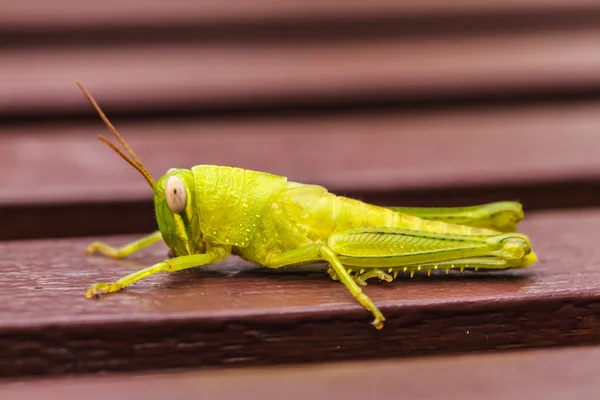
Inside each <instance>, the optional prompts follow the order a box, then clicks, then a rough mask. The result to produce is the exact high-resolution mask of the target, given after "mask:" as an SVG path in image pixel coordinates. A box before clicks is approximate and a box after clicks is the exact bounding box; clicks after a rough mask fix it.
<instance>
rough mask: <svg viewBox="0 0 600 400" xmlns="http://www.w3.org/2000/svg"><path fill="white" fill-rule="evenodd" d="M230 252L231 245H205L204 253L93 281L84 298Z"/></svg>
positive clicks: (114, 290)
mask: <svg viewBox="0 0 600 400" xmlns="http://www.w3.org/2000/svg"><path fill="white" fill-rule="evenodd" d="M230 253H231V246H227V247H225V246H218V245H207V248H206V253H204V254H190V255H185V256H180V257H175V258H172V259H170V260H165V261H162V262H159V263H158V264H154V265H153V266H151V267H148V268H144V269H142V270H140V271H137V272H134V273H132V274H129V275H127V276H124V277H123V278H121V279H118V280H116V281H114V282H110V283H95V284H93V285H92V286H90V287H89V288H88V289H87V290H86V292H85V298H86V299H91V298H92V297H96V296H99V295H100V294H102V293H112V292H116V291H119V290H121V289H123V288H124V287H125V286H129V285H131V284H132V283H134V282H137V281H139V280H141V279H144V278H146V277H148V276H150V275H154V274H156V273H158V272H162V271H164V272H176V271H181V270H184V269H188V268H193V267H199V266H201V265H208V264H214V263H216V262H219V261H222V260H224V259H225V258H227V256H228V255H229V254H230Z"/></svg>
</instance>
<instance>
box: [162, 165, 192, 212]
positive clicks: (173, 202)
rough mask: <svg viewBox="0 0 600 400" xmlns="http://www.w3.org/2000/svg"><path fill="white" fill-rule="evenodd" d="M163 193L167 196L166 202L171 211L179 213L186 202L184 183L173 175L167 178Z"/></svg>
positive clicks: (183, 208)
mask: <svg viewBox="0 0 600 400" xmlns="http://www.w3.org/2000/svg"><path fill="white" fill-rule="evenodd" d="M165 195H166V197H167V204H168V205H169V208H170V209H171V211H172V212H174V213H175V214H179V213H180V212H182V211H183V210H185V205H186V203H187V192H186V190H185V185H184V184H183V182H182V181H181V179H179V178H178V177H177V176H175V175H173V176H170V177H168V178H167V182H166V183H165Z"/></svg>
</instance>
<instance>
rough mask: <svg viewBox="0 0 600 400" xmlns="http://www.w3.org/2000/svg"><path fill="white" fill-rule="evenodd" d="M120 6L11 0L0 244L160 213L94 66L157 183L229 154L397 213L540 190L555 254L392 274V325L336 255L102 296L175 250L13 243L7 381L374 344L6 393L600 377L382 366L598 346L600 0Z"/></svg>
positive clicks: (3, 77)
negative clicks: (472, 269)
mask: <svg viewBox="0 0 600 400" xmlns="http://www.w3.org/2000/svg"><path fill="white" fill-rule="evenodd" d="M118 3H119V4H117V2H115V1H114V0H107V1H104V2H95V3H89V4H87V3H86V2H77V1H74V0H58V1H56V2H53V3H52V4H51V5H48V4H45V3H43V2H41V1H40V0H22V1H14V0H8V1H5V2H3V4H2V7H0V8H1V12H0V59H1V60H2V62H1V63H0V88H1V90H0V221H1V222H2V225H1V227H2V228H1V229H0V239H13V240H14V239H19V238H51V237H59V236H72V237H75V236H82V235H91V234H94V235H106V234H114V233H133V232H140V231H149V230H151V229H153V228H154V227H155V221H154V220H153V210H152V206H151V204H150V201H149V199H150V197H149V195H150V192H149V190H148V188H147V187H145V186H144V182H143V181H142V180H141V179H140V177H138V176H137V175H136V174H135V172H134V171H133V170H132V169H131V168H129V167H128V166H127V165H125V164H124V163H123V162H122V161H120V160H119V159H118V158H116V156H115V155H114V154H111V153H110V152H109V151H108V150H107V149H106V148H103V147H102V145H101V144H100V143H98V142H96V141H95V140H94V139H93V136H95V134H97V133H105V132H106V131H105V129H104V128H103V127H102V126H101V124H100V122H99V121H98V119H97V118H96V117H95V116H93V113H92V110H91V108H90V107H89V105H88V104H87V103H86V102H85V101H84V99H83V98H82V96H81V94H80V93H79V92H78V91H77V88H76V87H75V86H74V84H73V81H74V80H75V79H80V80H82V81H83V82H84V83H85V84H86V85H87V86H88V87H89V89H90V90H92V92H93V93H94V95H95V96H96V97H97V98H98V100H99V101H100V103H101V104H102V105H103V107H104V108H105V110H106V111H107V112H108V113H109V115H110V116H111V117H113V119H114V121H115V122H116V123H117V125H118V126H119V127H120V128H121V130H122V132H123V133H124V134H125V135H126V137H127V138H128V140H130V141H131V143H132V145H133V147H134V148H135V149H136V151H138V152H139V154H140V156H141V157H142V159H143V160H144V161H146V162H147V164H148V167H149V169H150V170H151V172H152V173H153V174H154V175H159V174H161V173H162V172H164V171H165V170H166V169H167V168H170V167H173V166H191V165H194V164H199V163H215V164H226V165H236V166H241V167H246V168H253V169H258V170H264V171H269V172H274V173H278V174H283V175H287V176H289V177H290V179H293V180H298V181H302V182H310V183H318V184H323V185H326V186H327V187H329V188H330V189H331V190H333V191H334V192H336V193H342V194H348V195H350V196H353V197H359V198H361V199H364V200H368V201H371V202H374V203H380V204H406V205H465V204H470V203H478V202H484V201H494V200H501V199H518V200H521V201H522V202H523V203H524V204H525V207H526V210H527V214H528V217H527V219H526V222H525V223H524V225H523V229H524V230H525V232H526V233H528V234H530V235H531V237H532V240H533V244H534V247H535V249H536V251H537V252H538V253H539V254H540V263H539V264H537V265H536V266H535V267H533V268H531V269H528V270H525V271H513V272H504V273H497V274H489V275H485V274H483V275H482V274H479V275H475V276H474V275H473V274H465V275H464V276H462V275H459V274H451V275H450V276H445V275H442V276H437V275H436V276H434V277H431V278H427V277H424V276H421V277H417V278H416V279H414V280H410V279H408V278H406V277H405V278H401V279H398V281H396V282H394V283H393V284H381V283H372V284H370V285H369V286H368V287H367V288H366V291H367V293H368V294H369V295H370V296H372V297H373V299H374V300H375V301H376V303H377V304H378V305H380V306H381V308H382V310H383V311H384V313H385V314H386V316H387V317H388V323H387V325H386V328H385V329H384V330H383V331H381V332H378V331H376V330H374V329H373V328H372V327H370V325H369V321H370V318H371V317H370V315H369V313H368V312H366V311H365V310H363V309H362V308H361V307H360V306H358V305H357V304H356V303H355V302H354V300H353V299H352V298H351V296H350V295H349V294H348V292H347V291H346V290H345V288H343V286H341V285H340V284H338V283H335V282H331V281H330V280H329V279H328V278H327V277H326V276H324V274H323V273H320V272H316V271H315V272H287V273H286V272H274V271H264V270H262V269H260V268H255V267H252V266H249V265H247V264H244V263H242V262H240V261H239V260H237V259H234V258H232V259H230V260H228V261H226V262H225V263H223V264H221V265H218V266H214V267H211V268H207V269H204V270H201V269H200V270H194V271H187V272H183V273H179V274H175V275H160V276H155V277H153V278H151V279H148V280H146V281H144V282H142V283H140V284H137V285H135V286H133V287H131V288H130V289H128V290H126V291H124V292H122V293H119V294H118V295H113V296H107V297H106V298H103V299H101V300H100V301H85V300H84V299H83V297H82V292H83V290H84V289H85V287H86V286H87V285H89V284H90V283H92V282H95V281H98V280H108V279H115V278H117V277H119V276H122V275H123V274H126V273H128V272H130V271H132V270H134V269H137V268H141V267H142V266H146V265H148V264H150V263H152V262H154V261H156V260H160V259H162V258H164V257H165V253H166V249H165V247H164V246H163V245H161V246H156V247H155V248H153V249H151V250H148V251H146V252H144V253H142V254H140V255H139V256H136V257H134V258H133V259H132V260H128V261H111V260H106V259H103V258H100V257H93V258H90V257H85V256H84V255H83V254H82V249H83V248H84V247H85V245H86V244H87V243H88V241H89V240H90V239H89V238H78V239H73V238H71V239H63V240H36V241H13V242H0V271H1V274H0V287H1V288H2V290H0V376H1V377H3V378H8V379H11V378H13V379H14V378H16V377H19V378H23V377H31V376H34V375H36V376H40V375H44V376H48V375H65V374H68V373H76V374H78V373H86V372H98V371H121V372H123V371H127V372H129V373H135V372H138V373H139V371H149V370H150V371H155V372H158V371H162V370H164V369H165V368H173V367H205V368H213V369H214V368H215V367H217V368H219V367H241V366H245V367H250V366H256V365H275V364H285V365H287V366H289V365H290V364H303V363H310V362H316V361H343V362H347V361H350V360H361V361H363V363H361V364H351V365H348V364H335V365H322V366H318V367H317V366H315V367H314V368H313V366H311V367H310V369H308V368H307V367H303V366H296V367H293V366H292V367H291V369H286V370H283V371H279V372H278V371H273V370H271V369H254V368H255V367H252V369H246V370H235V371H231V368H230V371H225V372H219V371H206V370H204V371H202V372H189V373H188V372H182V373H179V374H175V375H160V376H146V377H144V376H141V377H131V376H123V377H118V376H112V377H109V378H107V379H106V380H95V379H89V378H78V379H76V380H63V381H39V382H35V381H34V380H30V381H28V382H25V383H22V384H18V385H11V386H0V398H39V397H45V398H52V396H57V397H60V398H67V397H69V396H72V395H73V394H76V395H77V396H78V397H82V395H84V396H86V397H91V398H94V397H93V396H102V397H108V396H110V395H112V394H115V393H136V394H138V395H142V396H143V397H145V398H154V397H159V398H160V397H162V398H164V397H165V393H167V392H168V395H170V396H175V397H183V394H184V393H185V394H187V395H189V394H190V393H193V394H194V398H197V394H198V393H201V394H205V395H207V396H208V397H215V396H216V395H222V396H223V397H235V396H237V397H239V396H240V393H243V394H244V395H245V396H246V397H251V396H255V398H258V396H260V397H261V398H263V397H265V396H267V395H269V394H273V393H274V394H276V395H278V397H290V396H289V394H290V393H289V392H293V394H294V395H296V396H298V397H302V398H306V397H308V396H315V397H316V396H318V395H319V394H322V393H328V392H332V391H337V393H338V394H339V395H338V397H346V398H349V397H350V398H351V397H353V396H356V395H359V394H362V395H363V396H362V397H365V396H369V395H370V394H369V393H372V390H378V389H380V390H381V392H380V396H379V397H384V396H385V397H391V396H392V395H394V394H398V393H400V390H401V391H402V393H403V394H407V395H412V396H413V397H417V398H418V397H419V396H420V397H423V398H424V397H427V398H435V396H436V395H437V396H438V397H440V396H441V395H444V396H443V397H445V398H469V397H478V398H481V397H486V398H494V397H493V396H496V398H516V397H532V398H541V397H543V398H549V399H552V398H575V397H581V398H586V396H587V397H589V394H590V393H593V394H595V393H596V392H597V391H598V388H597V385H596V380H594V379H593V375H591V374H593V373H594V372H595V370H594V369H593V368H594V366H595V365H597V364H598V350H597V349H594V350H587V349H585V350H581V351H579V350H560V351H558V350H554V351H552V352H550V353H538V354H510V355H500V356H494V355H486V356H483V357H476V358H469V357H460V358H448V359H421V360H415V361H408V362H406V360H405V361H403V362H395V363H392V362H387V361H385V362H384V361H381V360H379V361H376V363H364V361H366V360H370V359H374V358H385V357H408V356H422V355H441V354H450V353H451V354H462V353H469V352H497V351H505V350H511V349H525V348H527V349H528V348H533V347H550V346H580V345H585V344H591V345H598V344H600V340H599V339H600V323H599V322H598V315H600V301H599V300H600V283H599V282H600V279H599V278H600V276H599V275H598V273H599V271H600V270H599V269H598V265H600V258H599V256H598V251H596V248H597V243H598V235H597V226H598V225H599V224H600V211H599V210H598V209H592V210H584V209H583V207H591V206H592V207H593V206H595V207H598V206H600V189H598V188H600V179H599V177H600V164H599V161H598V159H599V158H598V157H597V154H598V148H600V143H599V139H598V138H600V135H598V127H599V126H600V121H599V120H598V118H599V117H598V116H599V115H600V112H599V111H600V103H599V102H598V98H599V96H598V93H600V92H599V89H600V73H599V72H598V71H600V68H599V67H600V58H599V57H598V52H597V51H596V50H597V47H598V46H597V43H598V42H600V25H599V24H598V21H599V20H600V19H599V17H600V4H599V3H598V2H596V1H591V0H575V1H566V0H525V1H516V0H508V1H498V0H491V1H488V2H481V1H474V0H451V1H447V2H444V1H440V0H426V1H413V0H410V1H402V2H389V1H385V0H376V1H374V2H368V3H361V2H355V1H354V2H353V1H349V0H333V1H326V2H311V1H308V2H306V1H305V2H297V1H277V2H273V1H270V0H251V1H239V0H224V1H220V2H210V1H205V0H201V1H194V2H192V1H189V0H175V1H174V2H171V3H169V5H168V6H167V5H166V3H164V2H158V1H155V0H150V1H148V2H145V3H144V6H143V7H141V6H140V5H139V4H134V3H131V2H130V3H123V2H118ZM92 118H93V119H92ZM565 207H569V208H573V210H571V211H562V212H558V211H554V212H549V211H544V212H538V213H533V214H532V213H530V211H531V210H541V209H545V210H548V209H556V208H565ZM131 238H132V237H131V236H128V237H108V238H104V239H106V240H110V241H112V242H115V243H124V242H125V241H126V240H128V239H131ZM230 372H231V374H229V373H230ZM365 374H369V375H365ZM275 375H277V376H275ZM306 382H311V384H310V385H308V384H306ZM432 382H433V383H436V384H432ZM279 384H280V385H281V386H278V388H274V387H275V385H279ZM150 385H153V386H150ZM369 389H371V390H369ZM3 390H4V391H5V392H4V393H2V391H3ZM144 390H145V391H144ZM269 390H270V391H269ZM277 390H284V391H285V390H287V391H288V393H281V391H279V392H277ZM311 391H312V392H311ZM178 394H180V395H181V396H177V395H178ZM286 394H287V396H286ZM371 395H372V394H371ZM453 396H454V397H453ZM592 398H595V397H592Z"/></svg>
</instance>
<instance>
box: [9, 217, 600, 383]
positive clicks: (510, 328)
mask: <svg viewBox="0 0 600 400" xmlns="http://www.w3.org/2000/svg"><path fill="white" fill-rule="evenodd" d="M598 224H600V213H598V212H589V211H588V212H583V211H576V212H555V213H550V212H547V213H540V214H537V215H534V216H529V218H528V220H527V221H526V222H525V223H524V225H523V231H524V232H525V233H528V234H530V236H531V238H532V243H533V245H534V248H535V249H536V251H537V252H538V254H539V255H540V262H539V264H536V265H535V266H534V267H532V268H530V269H527V270H524V271H513V272H504V273H495V274H466V273H465V275H458V274H450V275H449V276H446V275H443V274H442V275H441V276H438V275H435V276H432V277H429V278H428V277H426V276H421V277H416V278H415V279H414V280H411V279H409V278H408V277H404V278H402V277H399V279H398V280H397V281H395V282H394V283H392V284H384V283H371V284H369V286H367V287H366V292H367V294H368V295H369V296H371V297H372V298H373V299H374V301H375V302H376V303H377V304H378V305H379V306H380V308H381V310H382V311H383V312H384V314H385V315H386V317H387V319H388V321H387V322H386V326H385V328H384V329H383V330H381V331H377V330H375V329H374V328H373V327H372V326H370V324H369V322H370V318H371V316H370V315H369V313H368V312H366V311H365V310H363V309H362V308H361V307H360V306H359V305H358V304H356V303H355V302H354V301H353V299H352V298H351V296H350V295H349V293H348V292H347V291H346V289H345V288H344V287H343V286H341V285H340V284H338V283H335V282H332V281H330V280H329V279H328V278H326V277H325V276H324V275H323V273H320V272H318V273H317V272H314V273H313V272H310V271H306V272H294V271H287V272H286V271H264V270H263V269H262V268H258V269H257V268H253V267H251V266H249V265H246V264H244V263H242V262H240V261H239V260H237V259H235V258H232V259H229V260H227V261H226V262H224V263H223V264H220V265H216V266H213V267H210V268H206V269H197V270H191V271H185V272H182V273H177V274H173V275H157V276H154V277H151V278H148V279H146V280H144V281H143V282H140V283H139V284H136V285H135V286H132V287H130V288H129V289H128V290H126V291H123V292H121V293H118V294H114V295H110V296H106V297H104V298H102V299H100V300H99V301H89V300H85V299H84V298H83V290H84V289H85V288H86V287H87V286H88V285H89V284H90V283H93V282H96V281H106V280H111V279H115V278H118V277H120V276H122V275H124V274H126V273H129V272H131V271H133V270H135V269H139V268H141V267H143V266H145V265H148V264H150V263H153V262H155V261H156V260H160V259H163V258H164V256H165V252H166V249H165V248H164V247H161V246H157V247H155V248H153V249H151V250H148V251H147V252H144V253H142V254H140V255H138V256H136V257H134V258H133V259H131V260H127V261H112V260H106V259H104V258H101V257H85V256H84V255H83V254H82V249H83V248H84V247H85V245H86V243H87V242H88V240H86V239H77V240H61V241H50V240H42V241H24V242H4V243H1V244H0V254H2V255H3V257H2V260H0V270H1V271H2V274H1V275H0V280H1V285H2V288H3V290H2V291H1V292H0V304H2V307H1V308H0V375H2V376H6V377H8V376H24V375H40V374H46V375H47V374H65V373H81V372H92V371H102V370H145V369H157V368H172V367H199V366H201V367H211V366H213V367H214V366H220V367H228V366H242V365H257V364H286V363H303V362H314V361H335V360H352V359H361V360H364V359H371V358H379V357H406V356H415V355H426V354H429V355H431V354H446V353H463V352H472V351H484V350H485V351H495V350H507V349H518V348H531V347H548V346H558V345H582V344H598V343H600V321H599V319H598V315H600V269H599V268H598V265H600V252H598V251H597V249H598V247H597V236H596V232H597V227H598ZM126 239H127V238H121V239H116V238H107V239H106V240H109V241H110V242H112V243H123V242H125V241H126Z"/></svg>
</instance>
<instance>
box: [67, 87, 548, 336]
mask: <svg viewBox="0 0 600 400" xmlns="http://www.w3.org/2000/svg"><path fill="white" fill-rule="evenodd" d="M77 85H78V86H79V88H80V89H81V90H82V91H83V93H84V95H85V96H86V97H87V99H88V100H89V101H90V103H91V104H92V106H93V107H94V108H95V110H96V111H97V112H98V114H99V115H100V117H101V118H102V120H103V121H104V123H105V124H106V126H107V127H108V128H109V129H110V131H111V132H112V133H113V135H114V136H115V138H116V139H117V141H118V142H119V143H120V144H121V146H122V147H123V148H124V149H125V151H126V152H127V154H125V153H124V152H123V151H122V150H120V149H119V148H118V147H117V146H116V145H115V144H113V143H112V142H111V141H110V140H108V139H107V138H105V137H103V136H99V139H100V140H101V141H103V142H104V143H105V144H107V145H108V146H109V147H110V148H111V149H112V150H114V151H115V152H116V153H117V154H118V155H119V156H121V158H123V159H124V160H125V161H127V162H128V163H129V164H130V165H131V166H132V167H133V168H135V169H136V170H137V171H138V172H139V173H140V174H141V175H142V176H143V177H144V179H145V180H146V181H147V182H148V185H150V187H151V188H152V190H153V192H154V207H155V212H156V220H157V222H158V230H157V231H155V232H153V233H151V234H149V235H147V236H145V237H143V238H141V239H139V240H136V241H134V242H132V243H129V244H127V245H125V246H123V247H120V248H115V247H111V246H109V245H107V244H104V243H100V242H95V243H92V244H91V245H90V246H89V247H88V249H87V250H86V252H87V253H88V254H93V253H95V252H99V253H101V254H103V255H105V256H108V257H111V258H115V259H119V258H124V257H127V256H128V255H130V254H132V253H134V252H136V251H138V250H140V249H142V248H144V247H146V246H149V245H151V244H153V243H156V242H158V241H160V240H161V239H162V240H163V241H164V242H165V243H166V245H167V246H168V247H169V248H170V250H171V254H172V256H173V257H172V258H168V259H166V260H164V261H161V262H159V263H157V264H155V265H152V266H150V267H148V268H145V269H142V270H140V271H137V272H134V273H132V274H130V275H127V276H125V277H123V278H121V279H118V280H116V281H114V282H110V283H96V284H93V285H91V286H90V287H89V288H88V289H87V290H86V292H85V297H86V298H88V299H89V298H94V297H98V296H99V295H100V294H103V293H111V292H116V291H118V290H121V289H123V288H124V287H126V286H128V285H131V284H132V283H134V282H136V281H139V280H141V279H143V278H145V277H147V276H150V275H153V274H156V273H158V272H163V271H165V272H175V271H181V270H184V269H188V268H193V267H198V266H202V265H209V264H214V263H217V262H219V261H222V260H224V259H225V258H227V257H228V256H230V255H232V254H233V255H237V256H239V257H241V258H243V259H245V260H247V261H250V262H252V263H255V264H259V265H262V266H264V267H267V268H282V267H287V266H294V265H303V264H312V263H323V262H324V263H326V264H327V265H328V269H327V272H328V274H329V275H330V277H331V278H332V279H334V280H337V281H340V282H341V283H343V284H344V285H345V286H346V288H347V289H348V290H349V291H350V293H351V294H352V295H353V296H354V298H355V299H356V300H357V301H358V302H359V303H360V304H361V305H362V306H363V307H364V308H366V309H367V310H369V311H370V312H371V313H372V314H373V317H374V320H373V325H374V326H375V327H376V328H377V329H381V328H382V327H383V322H384V321H385V317H384V316H383V314H382V313H381V311H379V309H378V308H377V307H376V305H375V304H374V303H373V301H372V300H371V299H370V298H369V297H368V296H367V295H366V294H365V293H364V292H363V291H362V289H361V286H362V285H366V284H367V280H368V279H371V278H378V279H380V280H384V281H387V282H391V281H392V280H393V279H395V278H396V276H397V274H398V273H399V272H408V273H410V275H411V277H412V276H413V274H414V273H415V271H421V270H424V271H427V273H428V274H430V273H431V271H432V270H437V269H445V270H446V273H448V271H449V270H450V269H459V270H460V271H461V272H462V271H463V270H464V269H471V270H475V271H477V270H500V269H507V268H524V267H527V266H529V265H531V264H533V263H535V262H536V260H537V257H536V255H535V253H534V252H532V251H531V246H530V242H529V239H528V237H527V236H525V235H523V234H520V233H514V231H515V229H516V227H517V224H518V222H519V221H521V220H522V219H523V209H522V206H521V205H520V204H519V203H516V202H497V203H491V204H485V205H481V206H473V207H461V208H410V207H379V206H375V205H371V204H367V203H364V202H361V201H358V200H354V199H351V198H347V197H342V196H336V195H334V194H332V193H329V192H328V191H327V189H325V188H324V187H321V186H316V185H306V184H301V183H297V182H291V181H288V180H287V178H285V177H283V176H277V175H272V174H268V173H264V172H258V171H251V170H247V169H241V168H233V167H226V166H216V165H197V166H195V167H192V168H191V169H170V170H168V171H167V173H166V174H165V175H164V176H162V177H161V178H160V179H159V180H158V181H155V180H154V179H153V178H152V176H151V175H150V173H149V172H148V171H147V170H146V168H145V167H144V165H143V164H142V162H141V161H140V159H139V158H138V157H137V156H136V154H135V153H134V152H133V150H132V149H131V148H130V147H129V145H128V144H127V142H126V141H125V139H123V137H122V136H121V135H120V134H119V132H118V131H117V129H116V128H115V127H114V126H113V125H112V124H111V122H110V121H109V120H108V118H107V117H106V115H104V113H103V112H102V110H101V109H100V107H99V106H98V104H97V103H96V101H95V100H94V99H93V97H92V96H91V94H90V93H89V92H88V91H87V90H86V89H85V88H84V87H83V85H81V84H80V83H79V82H77Z"/></svg>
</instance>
